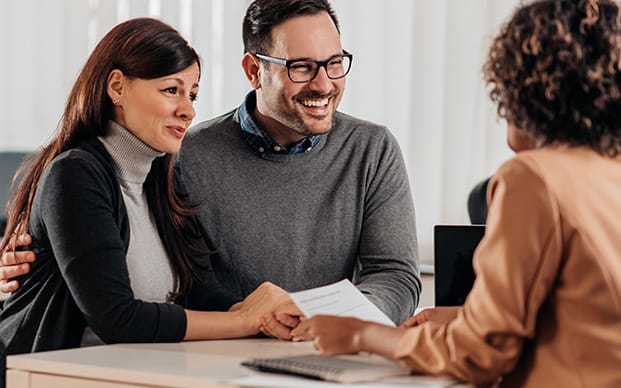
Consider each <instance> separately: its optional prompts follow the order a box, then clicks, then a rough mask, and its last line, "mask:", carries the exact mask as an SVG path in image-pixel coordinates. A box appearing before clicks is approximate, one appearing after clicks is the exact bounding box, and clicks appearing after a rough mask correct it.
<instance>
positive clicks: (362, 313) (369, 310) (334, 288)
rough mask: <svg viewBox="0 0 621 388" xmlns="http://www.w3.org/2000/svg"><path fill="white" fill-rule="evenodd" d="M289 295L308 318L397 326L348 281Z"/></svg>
mask: <svg viewBox="0 0 621 388" xmlns="http://www.w3.org/2000/svg"><path fill="white" fill-rule="evenodd" d="M289 295H290V296H291V299H292V300H293V302H294V303H295V304H296V305H297V306H298V308H299V309H300V310H301V311H302V313H304V315H305V316H306V317H307V318H310V317H312V316H313V315H319V314H324V315H338V316H341V317H354V318H359V319H363V320H365V321H373V322H378V323H383V324H384V325H389V326H395V324H394V323H393V322H392V321H391V320H390V318H388V317H387V316H386V314H384V313H383V312H382V311H381V310H380V309H379V308H377V306H375V305H374V304H373V303H371V301H370V300H368V299H367V298H366V297H365V296H364V295H363V294H362V293H361V292H360V291H359V290H358V289H357V288H356V287H355V286H354V285H353V284H352V283H351V282H350V281H349V280H348V279H344V280H341V281H340V282H336V283H333V284H330V285H327V286H323V287H317V288H311V289H310V290H304V291H299V292H291V293H289Z"/></svg>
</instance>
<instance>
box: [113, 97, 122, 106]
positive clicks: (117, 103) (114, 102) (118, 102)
mask: <svg viewBox="0 0 621 388" xmlns="http://www.w3.org/2000/svg"><path fill="white" fill-rule="evenodd" d="M112 103H113V104H114V105H119V104H120V103H121V100H119V99H118V98H117V99H114V100H113V101H112Z"/></svg>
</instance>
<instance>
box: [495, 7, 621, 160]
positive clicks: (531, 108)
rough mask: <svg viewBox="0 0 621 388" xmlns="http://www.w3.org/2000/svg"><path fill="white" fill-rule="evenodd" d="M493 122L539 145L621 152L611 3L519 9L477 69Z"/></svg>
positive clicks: (620, 63)
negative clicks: (509, 126)
mask: <svg viewBox="0 0 621 388" xmlns="http://www.w3.org/2000/svg"><path fill="white" fill-rule="evenodd" d="M483 74H484V79H485V81H486V83H487V85H488V86H489V87H490V98H491V99H492V101H493V102H494V103H496V104H497V111H498V115H499V116H500V117H502V118H505V119H506V120H507V122H508V123H510V124H513V125H515V126H516V127H518V128H521V129H523V130H524V131H526V132H527V133H528V134H529V135H530V136H531V137H533V138H534V139H536V140H537V141H538V142H540V143H541V144H550V143H553V142H557V141H558V142H564V143H568V144H572V145H586V146H589V147H591V148H593V149H595V150H596V151H598V152H600V153H602V154H608V155H611V156H613V155H617V154H618V153H619V150H620V149H621V91H620V88H619V85H620V83H621V14H620V5H619V3H618V2H617V1H616V0H539V1H535V2H531V3H530V4H527V5H525V6H523V7H521V8H519V9H518V10H517V11H516V12H515V14H514V15H513V17H512V18H511V19H510V20H509V22H508V23H507V24H505V25H504V26H503V28H502V30H501V31H500V33H499V34H498V36H497V37H496V38H495V39H494V41H493V43H492V46H491V47H490V50H489V54H488V57H487V61H486V63H485V65H484V66H483Z"/></svg>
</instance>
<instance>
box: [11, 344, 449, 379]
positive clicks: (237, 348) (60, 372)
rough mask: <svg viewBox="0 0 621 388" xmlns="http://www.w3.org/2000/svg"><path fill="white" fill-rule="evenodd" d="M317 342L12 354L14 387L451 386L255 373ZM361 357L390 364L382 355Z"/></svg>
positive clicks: (98, 348) (307, 350)
mask: <svg viewBox="0 0 621 388" xmlns="http://www.w3.org/2000/svg"><path fill="white" fill-rule="evenodd" d="M315 352H316V351H315V350H314V349H313V347H312V343H310V342H303V343H293V342H285V341H277V340H272V339H242V340H228V341H195V342H182V343H173V344H118V345H106V346H95V347H89V348H80V349H69V350H60V351H53V352H42V353H33V354H24V355H18V356H9V357H8V358H7V379H8V380H7V383H8V385H7V386H8V388H37V387H46V388H53V387H63V388H72V387H85V386H88V387H93V388H114V387H126V388H127V387H145V386H149V387H155V386H157V387H199V386H200V387H272V388H275V387H288V388H292V387H405V386H408V387H419V386H422V387H445V386H449V385H450V386H453V383H454V381H452V380H450V379H446V378H434V377H426V376H405V377H397V378H391V379H387V380H382V381H376V382H372V383H366V384H336V383H327V382H320V381H314V380H308V379H303V378H297V377H292V376H291V377H290V376H284V375H273V374H265V373H259V372H254V371H252V370H249V369H247V368H245V367H243V366H241V365H240V362H241V361H242V360H245V359H248V358H252V357H279V356H288V355H298V354H307V353H315ZM357 357H361V358H364V359H365V360H374V361H375V362H380V363H381V362H388V361H387V360H384V359H382V358H380V357H377V356H369V355H360V356H357Z"/></svg>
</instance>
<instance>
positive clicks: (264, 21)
mask: <svg viewBox="0 0 621 388" xmlns="http://www.w3.org/2000/svg"><path fill="white" fill-rule="evenodd" d="M320 12H327V13H328V15H330V18H331V19H332V21H333V22H334V25H335V26H336V29H337V31H339V22H338V19H337V17H336V14H335V13H334V10H333V9H332V6H331V5H330V3H329V2H328V1H327V0H255V1H253V2H252V3H250V5H249V6H248V10H247V11H246V16H244V23H243V26H242V37H243V40H244V52H250V53H261V54H269V52H270V50H271V48H272V28H273V27H274V26H275V25H277V24H279V23H282V22H284V21H285V20H287V19H290V18H293V17H297V16H308V15H316V14H318V13H320Z"/></svg>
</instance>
